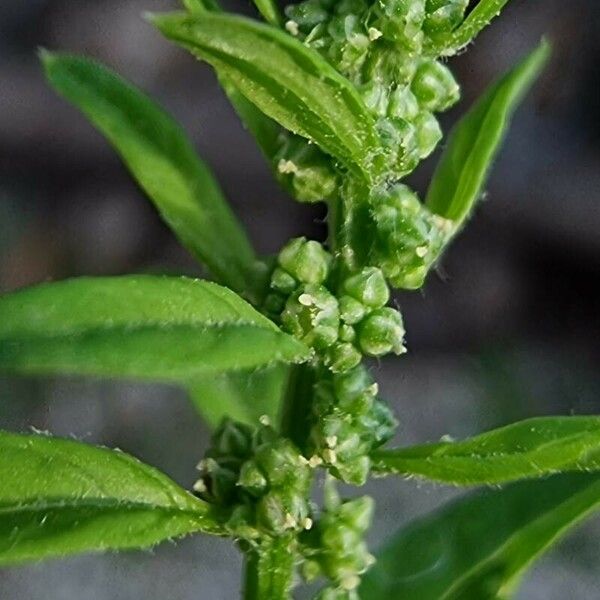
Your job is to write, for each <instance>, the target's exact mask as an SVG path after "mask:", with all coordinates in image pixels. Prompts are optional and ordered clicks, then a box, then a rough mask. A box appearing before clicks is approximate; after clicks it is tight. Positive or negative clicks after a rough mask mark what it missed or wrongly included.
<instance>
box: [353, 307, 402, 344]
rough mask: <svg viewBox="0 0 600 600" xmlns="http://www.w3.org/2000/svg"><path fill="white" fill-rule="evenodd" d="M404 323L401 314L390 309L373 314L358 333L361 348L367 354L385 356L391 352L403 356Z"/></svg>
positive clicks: (363, 323) (382, 309)
mask: <svg viewBox="0 0 600 600" xmlns="http://www.w3.org/2000/svg"><path fill="white" fill-rule="evenodd" d="M404 333H405V332H404V323H403V321H402V316H401V315H400V313H399V312H398V311H397V310H395V309H393V308H390V307H384V308H380V309H379V310H376V311H374V312H373V313H371V314H370V315H369V316H368V317H367V318H366V319H365V320H364V321H363V322H362V323H361V324H360V328H359V333H358V339H359V343H360V347H361V348H362V350H363V352H365V354H369V355H371V356H383V355H384V354H388V353H389V352H394V354H403V353H404V352H406V348H405V346H404Z"/></svg>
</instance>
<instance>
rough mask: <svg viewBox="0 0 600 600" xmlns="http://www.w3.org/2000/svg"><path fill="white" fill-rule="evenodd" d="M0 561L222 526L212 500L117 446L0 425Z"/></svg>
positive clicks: (144, 543)
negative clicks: (1, 429)
mask: <svg viewBox="0 0 600 600" xmlns="http://www.w3.org/2000/svg"><path fill="white" fill-rule="evenodd" d="M0 480H1V481H2V485H1V486H0V564H2V565H6V564H12V563H18V562H22V561H28V560H39V559H41V558H49V557H59V556H67V555H69V554H74V553H77V552H98V551H101V550H119V549H123V548H139V547H148V546H153V545H154V544H157V543H158V542H161V541H163V540H167V539H170V538H173V537H178V536H181V535H185V534H189V533H195V532H199V531H204V532H207V533H221V532H222V529H221V527H220V525H219V523H218V520H217V519H216V518H215V515H214V514H212V513H213V511H212V509H211V507H210V506H209V505H208V504H207V503H206V502H202V501H201V500H198V499H196V498H194V497H193V496H192V495H191V494H189V493H188V492H186V491H185V490H183V489H182V488H180V487H179V486H178V485H177V484H175V483H174V482H173V481H171V480H170V479H169V478H168V477H166V476H165V475H163V474H162V473H160V472H159V471H157V470H156V469H153V468H152V467H149V466H147V465H144V464H143V463H141V462H139V461H138V460H136V459H135V458H132V457H131V456H128V455H127V454H124V453H123V452H120V451H114V450H108V449H106V448H97V447H94V446H89V445H87V444H81V443H79V442H75V441H71V440H61V439H58V438H51V437H48V436H44V435H17V434H12V433H6V432H0Z"/></svg>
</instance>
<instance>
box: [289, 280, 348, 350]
mask: <svg viewBox="0 0 600 600" xmlns="http://www.w3.org/2000/svg"><path fill="white" fill-rule="evenodd" d="M281 322H282V324H283V327H284V329H285V330H286V331H288V332H289V333H291V334H292V335H294V336H296V337H297V338H298V339H300V340H302V341H303V342H304V343H305V344H307V345H309V346H313V347H315V348H319V349H324V348H327V347H329V346H331V345H333V344H334V343H335V342H336V341H337V339H338V334H339V327H340V314H339V308H338V303H337V300H336V299H335V297H334V296H333V295H332V294H331V293H330V292H329V291H328V290H327V289H326V288H324V287H323V286H315V285H308V286H306V287H305V288H303V289H300V290H298V291H297V292H296V293H295V294H293V295H292V296H290V298H289V299H288V301H287V303H286V305H285V310H284V311H283V313H282V315H281Z"/></svg>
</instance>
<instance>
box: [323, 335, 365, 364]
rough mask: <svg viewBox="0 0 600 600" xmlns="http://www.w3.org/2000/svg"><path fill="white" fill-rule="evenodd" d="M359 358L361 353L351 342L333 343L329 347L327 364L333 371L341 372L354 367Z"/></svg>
mask: <svg viewBox="0 0 600 600" xmlns="http://www.w3.org/2000/svg"><path fill="white" fill-rule="evenodd" d="M350 329H351V328H350ZM353 331H354V330H353ZM361 358H362V355H361V353H360V352H359V351H358V350H357V349H356V348H355V347H354V346H353V345H352V344H350V343H348V342H346V343H343V344H334V345H333V346H332V347H331V348H330V349H329V352H328V356H327V364H328V365H329V368H330V369H331V371H332V372H333V373H343V372H344V371H349V370H350V369H353V368H354V367H356V366H357V365H358V364H359V363H360V361H361Z"/></svg>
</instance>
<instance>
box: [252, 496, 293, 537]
mask: <svg viewBox="0 0 600 600" xmlns="http://www.w3.org/2000/svg"><path fill="white" fill-rule="evenodd" d="M256 520H257V522H258V524H259V525H260V526H261V527H263V528H265V529H266V530H267V531H269V532H274V533H276V534H279V535H281V534H282V533H285V531H286V530H288V529H291V527H290V526H289V525H291V523H290V521H289V519H288V518H287V511H286V508H285V506H284V504H283V502H282V500H281V497H280V495H279V494H278V493H276V492H269V493H267V494H266V495H264V496H263V497H262V498H261V499H260V500H259V501H258V503H257V505H256Z"/></svg>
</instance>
